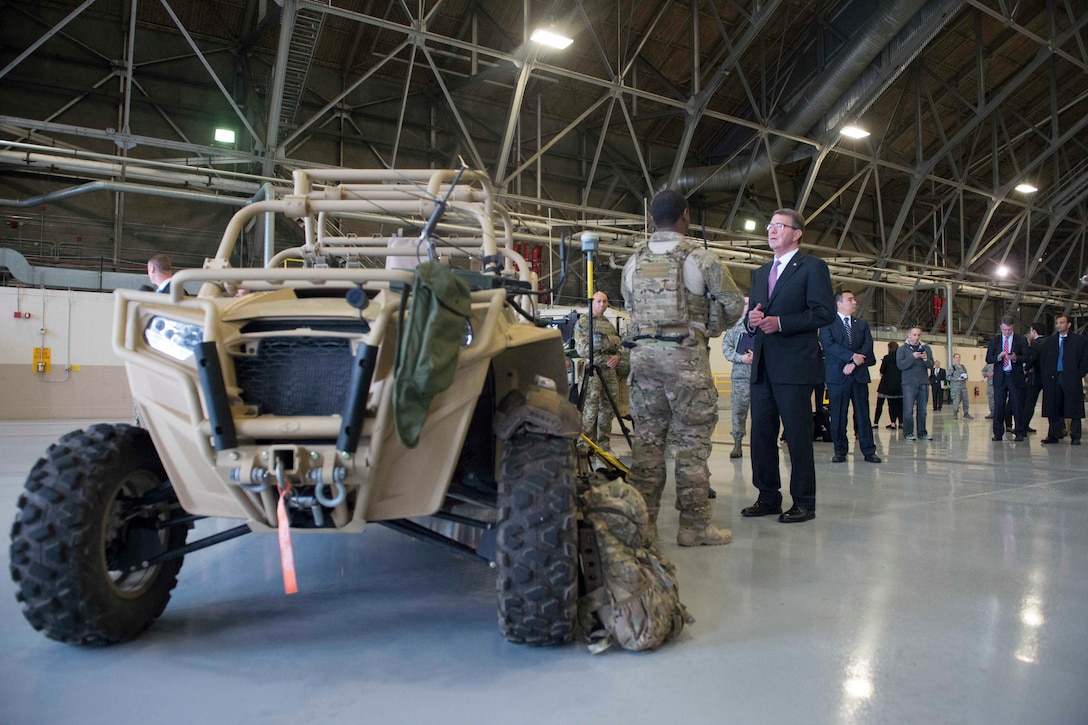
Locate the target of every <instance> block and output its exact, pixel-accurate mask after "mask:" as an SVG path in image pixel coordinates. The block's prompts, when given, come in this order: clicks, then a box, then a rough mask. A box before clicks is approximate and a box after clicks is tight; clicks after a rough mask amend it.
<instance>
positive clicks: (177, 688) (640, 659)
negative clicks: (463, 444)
mask: <svg viewBox="0 0 1088 725" xmlns="http://www.w3.org/2000/svg"><path fill="white" fill-rule="evenodd" d="M946 410H947V408H946ZM977 410H978V409H977V407H976V411H977ZM983 410H984V408H983ZM983 414H984V413H980V414H979V415H977V416H976V419H975V420H974V421H969V422H968V421H962V420H954V419H953V418H952V416H951V414H950V413H947V412H942V413H933V414H931V415H930V425H929V428H930V431H931V434H932V435H933V436H934V441H933V442H931V443H907V442H905V441H903V440H901V438H900V436H899V435H898V434H897V433H896V432H895V431H889V430H886V429H884V428H883V427H881V428H880V429H879V430H878V431H877V444H878V454H879V455H880V456H882V457H883V458H884V463H883V464H881V465H873V464H869V463H865V462H862V461H861V460H860V457H859V458H857V459H855V457H854V455H853V453H854V452H853V451H851V456H850V460H849V462H847V463H845V464H832V463H830V458H831V446H830V444H821V443H818V444H816V446H817V449H816V453H817V477H818V481H819V483H818V486H819V489H818V491H819V493H818V508H817V515H818V518H817V519H816V520H815V521H813V522H809V523H805V524H799V525H789V526H787V525H783V524H779V523H777V521H775V520H774V518H773V517H768V518H763V519H755V520H748V519H743V518H741V516H740V509H741V508H742V507H743V506H746V505H748V504H749V503H751V502H752V501H753V500H754V499H755V494H754V489H753V488H752V487H751V471H750V468H749V466H750V463H749V460H748V457H747V449H745V457H744V458H743V459H741V460H739V461H732V460H730V459H729V458H728V455H727V454H728V450H729V445H728V443H727V442H726V441H727V439H728V435H727V432H728V429H729V423H728V411H723V416H722V417H723V419H724V420H723V424H722V425H721V426H719V432H718V433H717V440H719V445H718V446H717V447H716V449H715V453H714V456H713V460H712V466H711V468H712V471H713V485H714V487H715V488H716V489H717V491H718V492H719V498H718V499H717V502H716V504H715V515H714V518H715V521H716V523H718V524H719V525H727V526H730V527H731V528H732V529H733V531H734V536H735V539H734V542H733V543H732V544H731V545H729V546H725V547H718V548H703V549H698V550H687V549H684V550H681V549H680V548H679V547H677V546H676V545H675V544H674V543H672V542H673V541H674V540H675V530H676V525H677V521H676V516H675V515H674V514H673V512H672V511H671V510H669V515H665V516H663V521H662V527H661V536H662V540H663V541H665V542H666V545H665V551H666V553H667V554H668V555H669V556H670V557H671V558H672V560H673V562H674V563H675V564H676V566H677V568H678V570H679V574H680V585H681V594H682V597H683V600H684V601H685V603H686V604H687V606H688V607H689V609H690V610H691V612H692V613H693V614H694V616H695V617H696V618H697V620H698V621H697V623H696V624H695V625H694V626H692V627H690V628H687V629H685V631H684V633H683V634H682V635H681V637H680V638H678V639H677V640H674V641H673V642H672V643H670V644H668V645H666V646H665V647H663V648H662V649H660V650H658V651H656V652H653V653H648V654H637V653H629V652H623V651H609V652H607V653H605V654H602V655H598V656H591V655H590V654H588V652H587V651H586V649H585V647H584V646H581V645H578V644H572V645H570V646H566V647H561V648H554V649H529V648H525V647H519V646H515V645H510V644H507V643H505V642H503V641H502V639H501V638H500V637H499V635H498V632H497V630H496V626H495V608H494V591H493V590H494V583H493V575H492V573H491V572H490V570H488V569H487V568H486V567H485V566H482V565H477V564H475V563H473V562H471V561H467V560H463V559H461V558H459V557H455V556H453V555H452V554H449V553H447V552H445V551H443V550H440V549H438V548H435V547H433V546H431V545H427V544H423V543H418V542H416V541H413V540H410V539H406V538H404V537H402V536H401V535H399V534H396V533H393V532H391V531H389V530H387V529H384V528H381V527H373V528H372V529H370V530H368V532H367V533H366V534H364V535H362V536H309V537H303V536H299V537H296V538H295V556H296V564H297V570H298V572H299V586H300V589H301V593H299V594H297V595H294V596H291V597H287V596H285V595H284V594H283V589H282V583H281V579H280V573H279V554H278V548H277V544H276V540H275V538H274V537H271V536H247V537H243V538H241V539H236V540H233V541H230V542H228V543H225V544H221V545H219V546H217V547H214V548H212V549H209V550H205V551H201V552H196V553H194V554H191V555H190V556H189V557H187V558H186V561H185V565H184V568H183V569H182V571H181V575H180V583H179V585H178V588H177V589H176V590H175V592H174V598H173V600H172V601H171V603H170V606H169V607H168V608H167V610H166V612H165V613H164V615H163V616H162V617H161V619H159V621H158V622H157V623H156V624H155V625H154V626H153V627H152V629H151V630H150V631H149V632H147V633H146V634H145V635H144V636H142V637H140V638H139V639H137V640H135V641H134V642H132V643H129V644H126V645H122V646H115V647H108V648H100V649H87V648H76V647H70V646H66V645H62V644H58V643H55V642H52V641H50V640H47V639H45V638H44V637H43V636H42V635H40V634H39V633H37V632H35V631H33V630H32V629H31V628H30V626H29V625H28V624H27V623H26V621H25V620H24V618H23V616H22V614H21V613H20V611H19V607H18V606H17V604H16V602H15V597H14V593H13V585H12V583H11V582H10V580H9V579H8V577H2V578H0V722H2V723H81V724H83V723H111V724H115V723H119V722H132V721H145V722H153V723H198V722H200V723H204V722H211V723H224V722H225V723H249V722H254V721H257V720H261V721H265V722H270V723H280V722H282V723H299V722H306V723H326V722H329V723H331V722H364V721H366V722H404V723H425V722H426V723H430V722H443V723H479V722H497V723H559V722H578V723H655V724H659V723H711V722H741V723H791V724H796V723H852V722H860V723H870V722H890V723H927V724H929V723H988V724H989V723H1088V687H1086V686H1085V682H1086V681H1088V473H1086V470H1088V466H1086V465H1085V464H1086V462H1088V446H1082V447H1080V448H1072V447H1070V446H1069V445H1068V444H1065V445H1060V446H1042V445H1039V443H1038V439H1039V436H1038V435H1036V436H1032V438H1031V439H1029V441H1028V442H1025V443H1013V442H1009V441H1006V442H1002V443H992V442H991V441H990V433H989V421H986V420H983V419H982V415H983ZM1039 423H1045V421H1039V420H1038V419H1036V427H1041V426H1040V425H1039ZM76 427H81V425H80V423H79V422H75V423H73V422H70V421H69V422H60V423H48V424H46V423H40V422H31V423H13V422H7V423H3V424H0V519H2V520H4V521H11V520H12V517H13V515H14V511H15V502H16V498H17V496H18V494H19V491H20V490H21V488H22V483H23V479H24V478H25V476H26V472H27V471H28V470H29V468H30V466H31V465H32V464H33V462H34V460H35V459H36V457H37V456H38V455H39V454H40V452H41V451H43V450H44V449H45V447H46V446H47V445H48V444H49V443H50V442H51V441H52V440H53V439H55V438H56V437H57V436H58V435H59V434H60V433H63V432H65V431H67V430H70V429H73V428H76ZM616 440H617V444H616V448H617V450H620V449H621V448H622V444H621V443H620V442H619V441H620V440H621V439H620V438H619V437H618V436H617V439H616ZM667 495H671V492H670V494H667ZM670 500H671V499H670ZM787 503H788V499H787ZM232 524H233V522H207V521H206V522H202V523H201V524H200V526H201V527H202V528H201V530H202V531H204V532H209V531H212V530H215V529H224V528H229V526H231V525H232ZM5 526H6V524H5Z"/></svg>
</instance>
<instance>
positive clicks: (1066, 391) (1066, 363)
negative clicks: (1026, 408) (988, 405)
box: [1037, 315, 1088, 446]
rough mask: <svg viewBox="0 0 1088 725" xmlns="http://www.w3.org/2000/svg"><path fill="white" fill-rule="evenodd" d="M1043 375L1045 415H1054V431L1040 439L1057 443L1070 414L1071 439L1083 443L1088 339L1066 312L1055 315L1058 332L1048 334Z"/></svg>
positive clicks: (1042, 357)
mask: <svg viewBox="0 0 1088 725" xmlns="http://www.w3.org/2000/svg"><path fill="white" fill-rule="evenodd" d="M1037 365H1038V366H1039V367H1038V369H1039V371H1040V372H1041V373H1042V376H1043V415H1045V416H1046V417H1047V418H1049V419H1050V431H1049V432H1048V433H1047V434H1046V438H1044V439H1043V440H1041V441H1040V443H1046V444H1048V445H1049V444H1053V443H1057V442H1058V440H1059V438H1061V437H1062V435H1063V434H1062V432H1061V431H1062V429H1063V428H1065V419H1066V418H1069V442H1070V443H1072V444H1073V445H1075V446H1079V445H1080V432H1081V424H1080V419H1081V418H1083V417H1084V389H1083V388H1082V387H1081V380H1083V378H1084V376H1085V375H1086V374H1088V340H1086V339H1084V337H1083V336H1081V335H1078V334H1077V333H1075V332H1073V330H1072V326H1071V325H1070V324H1069V318H1068V317H1067V316H1066V315H1058V316H1057V317H1055V318H1054V334H1053V335H1051V336H1050V337H1048V338H1046V342H1044V343H1043V349H1042V352H1041V353H1040V356H1039V362H1038V363H1037Z"/></svg>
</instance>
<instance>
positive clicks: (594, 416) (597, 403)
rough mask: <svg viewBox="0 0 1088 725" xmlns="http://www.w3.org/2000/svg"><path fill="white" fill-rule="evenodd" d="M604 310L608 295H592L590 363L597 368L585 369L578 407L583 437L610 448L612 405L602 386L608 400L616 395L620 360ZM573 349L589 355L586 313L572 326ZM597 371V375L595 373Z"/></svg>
mask: <svg viewBox="0 0 1088 725" xmlns="http://www.w3.org/2000/svg"><path fill="white" fill-rule="evenodd" d="M607 309H608V295H606V294H605V293H604V292H597V293H596V294H594V295H593V364H594V365H596V366H597V368H598V370H597V371H594V372H593V374H590V372H589V371H588V370H587V371H586V373H585V374H586V375H587V376H588V378H587V380H588V385H589V388H588V390H586V398H585V404H584V405H583V406H582V430H583V431H584V432H585V434H586V437H588V438H589V439H590V440H591V441H593V442H594V443H596V444H597V445H598V446H600V447H601V448H602V449H603V450H606V451H611V450H612V442H611V437H612V404H611V403H609V402H608V397H607V396H606V395H605V393H604V390H603V389H602V386H608V392H609V393H611V394H612V400H616V396H617V395H619V382H618V379H617V377H616V368H617V366H618V365H619V362H620V336H619V334H618V333H617V332H616V327H615V325H613V324H612V323H611V322H609V320H608V318H607V317H605V316H604V312H605V310H607ZM574 349H575V350H576V351H577V352H578V355H579V356H580V357H588V356H589V316H588V315H582V316H581V317H579V318H578V322H577V324H575V326H574ZM598 372H599V374H598Z"/></svg>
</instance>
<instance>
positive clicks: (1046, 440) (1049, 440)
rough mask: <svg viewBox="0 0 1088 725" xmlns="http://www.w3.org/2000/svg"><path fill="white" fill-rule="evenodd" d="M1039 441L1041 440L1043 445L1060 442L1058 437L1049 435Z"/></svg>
mask: <svg viewBox="0 0 1088 725" xmlns="http://www.w3.org/2000/svg"><path fill="white" fill-rule="evenodd" d="M1039 442H1040V443H1042V444H1043V445H1050V444H1051V443H1057V442H1058V439H1057V438H1053V437H1051V436H1047V437H1046V438H1044V439H1042V440H1041V441H1039Z"/></svg>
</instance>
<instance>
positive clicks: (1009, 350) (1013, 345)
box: [986, 315, 1031, 441]
mask: <svg viewBox="0 0 1088 725" xmlns="http://www.w3.org/2000/svg"><path fill="white" fill-rule="evenodd" d="M1014 324H1015V320H1013V318H1012V317H1010V316H1008V315H1006V316H1005V317H1002V318H1001V334H1000V335H998V336H997V337H994V338H992V339H991V340H990V344H989V346H988V347H987V348H986V362H988V363H991V364H993V366H994V440H995V441H999V440H1001V439H1002V437H1003V436H1004V435H1005V417H1006V416H1007V415H1009V414H1010V413H1011V415H1012V416H1013V418H1014V426H1013V440H1014V441H1022V440H1024V411H1023V409H1022V406H1021V401H1022V400H1023V399H1024V395H1025V393H1026V392H1027V390H1026V388H1027V385H1028V384H1027V377H1026V376H1025V375H1024V361H1025V360H1028V359H1030V357H1031V350H1030V348H1029V347H1028V341H1027V339H1026V338H1025V337H1024V336H1023V335H1017V334H1016V333H1014V332H1013V325H1014Z"/></svg>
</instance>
